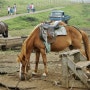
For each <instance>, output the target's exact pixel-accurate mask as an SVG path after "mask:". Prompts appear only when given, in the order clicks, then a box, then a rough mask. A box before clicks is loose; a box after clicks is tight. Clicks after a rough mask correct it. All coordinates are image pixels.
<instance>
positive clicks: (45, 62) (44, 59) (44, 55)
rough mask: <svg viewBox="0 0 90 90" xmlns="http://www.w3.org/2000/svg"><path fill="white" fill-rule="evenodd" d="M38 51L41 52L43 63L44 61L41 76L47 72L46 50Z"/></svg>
mask: <svg viewBox="0 0 90 90" xmlns="http://www.w3.org/2000/svg"><path fill="white" fill-rule="evenodd" d="M40 52H41V55H42V58H43V63H44V73H43V76H46V75H47V73H48V70H47V58H46V51H45V49H41V50H40Z"/></svg>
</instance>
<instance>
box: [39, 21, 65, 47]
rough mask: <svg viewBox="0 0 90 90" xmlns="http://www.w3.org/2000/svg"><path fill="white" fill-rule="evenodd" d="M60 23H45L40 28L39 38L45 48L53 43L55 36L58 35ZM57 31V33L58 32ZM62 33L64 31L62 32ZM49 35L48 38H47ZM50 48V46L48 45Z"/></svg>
mask: <svg viewBox="0 0 90 90" xmlns="http://www.w3.org/2000/svg"><path fill="white" fill-rule="evenodd" d="M59 23H60V21H55V22H54V23H50V22H45V23H42V24H41V26H40V38H41V40H42V41H43V42H44V44H45V46H46V48H47V46H48V45H49V44H51V43H53V42H54V41H55V39H56V36H57V35H60V33H61V31H60V30H59V29H61V26H60V24H59ZM58 30H59V31H58ZM62 31H64V30H62ZM48 35H49V37H48ZM49 46H50V45H49Z"/></svg>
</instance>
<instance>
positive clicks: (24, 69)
mask: <svg viewBox="0 0 90 90" xmlns="http://www.w3.org/2000/svg"><path fill="white" fill-rule="evenodd" d="M59 24H60V25H62V24H63V26H64V27H65V28H66V31H67V35H64V36H56V39H55V41H54V42H53V43H52V44H51V51H53V52H58V51H62V50H64V49H66V48H67V47H69V48H70V49H80V51H81V53H83V47H82V41H83V43H84V46H85V55H86V57H87V60H90V52H89V40H88V35H87V34H86V33H85V32H84V31H82V30H77V28H75V27H73V26H68V25H66V24H65V23H63V22H60V23H59ZM40 26H41V24H39V25H37V26H36V27H35V28H34V30H33V32H32V33H31V34H30V35H29V36H28V38H27V39H26V40H25V41H24V43H23V45H22V49H21V52H20V54H19V55H18V58H17V60H18V61H19V62H20V79H21V80H24V79H26V76H27V73H28V70H29V67H30V55H31V53H32V51H33V50H35V53H36V65H35V71H34V73H37V70H38V63H39V57H40V54H41V55H42V59H43V63H44V73H43V75H44V76H46V75H47V73H48V70H47V57H46V47H45V45H44V43H43V41H42V40H41V39H40ZM48 37H49V35H48Z"/></svg>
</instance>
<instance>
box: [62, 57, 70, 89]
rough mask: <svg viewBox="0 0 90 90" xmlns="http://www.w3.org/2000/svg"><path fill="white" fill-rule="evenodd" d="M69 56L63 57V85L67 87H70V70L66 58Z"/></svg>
mask: <svg viewBox="0 0 90 90" xmlns="http://www.w3.org/2000/svg"><path fill="white" fill-rule="evenodd" d="M66 58H67V57H62V87H66V88H68V87H69V85H68V81H69V80H68V79H69V78H68V75H69V72H68V66H67V65H68V64H67V60H66Z"/></svg>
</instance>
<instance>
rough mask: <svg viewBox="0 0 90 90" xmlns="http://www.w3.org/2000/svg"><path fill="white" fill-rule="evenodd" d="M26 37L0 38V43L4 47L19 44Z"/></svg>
mask: <svg viewBox="0 0 90 90" xmlns="http://www.w3.org/2000/svg"><path fill="white" fill-rule="evenodd" d="M25 39H26V38H23V37H22V38H21V37H8V38H0V44H1V47H2V45H4V46H5V48H11V47H17V46H21V45H22V43H23V42H24V40H25Z"/></svg>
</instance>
